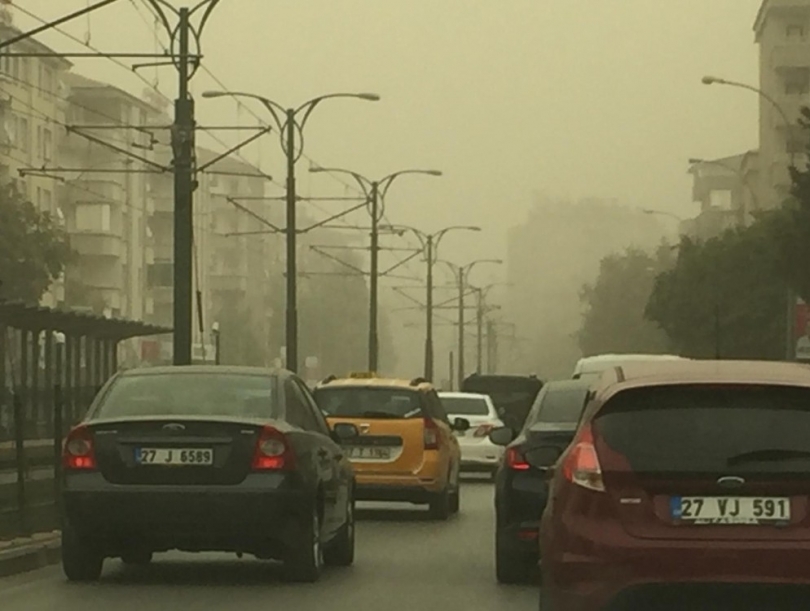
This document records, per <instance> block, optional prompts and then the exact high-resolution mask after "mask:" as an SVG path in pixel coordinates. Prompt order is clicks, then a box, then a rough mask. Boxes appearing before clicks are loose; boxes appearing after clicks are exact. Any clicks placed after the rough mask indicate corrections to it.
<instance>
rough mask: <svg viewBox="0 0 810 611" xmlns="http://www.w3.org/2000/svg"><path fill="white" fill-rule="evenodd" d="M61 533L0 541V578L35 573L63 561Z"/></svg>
mask: <svg viewBox="0 0 810 611" xmlns="http://www.w3.org/2000/svg"><path fill="white" fill-rule="evenodd" d="M61 551H62V546H61V540H60V533H59V531H53V532H47V533H37V534H35V535H32V536H31V537H25V538H20V539H12V540H10V541H0V577H8V576H9V575H16V574H18V573H25V572H28V571H35V570H36V569H41V568H43V567H45V566H48V565H51V564H57V563H58V562H59V561H60V560H61Z"/></svg>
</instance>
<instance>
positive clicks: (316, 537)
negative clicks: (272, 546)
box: [284, 503, 323, 583]
mask: <svg viewBox="0 0 810 611" xmlns="http://www.w3.org/2000/svg"><path fill="white" fill-rule="evenodd" d="M312 507H313V508H312V516H311V517H310V519H309V520H308V523H307V524H305V525H304V526H303V528H302V531H303V532H302V534H301V536H300V537H299V539H298V541H297V542H296V544H295V545H294V547H293V549H291V550H289V552H288V554H287V557H286V559H285V561H284V576H285V578H286V579H287V581H295V582H301V583H314V582H316V581H318V579H319V578H320V576H321V570H322V569H323V547H322V546H321V516H320V515H319V512H318V505H317V503H313V505H312Z"/></svg>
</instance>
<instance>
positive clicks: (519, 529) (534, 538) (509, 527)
mask: <svg viewBox="0 0 810 611" xmlns="http://www.w3.org/2000/svg"><path fill="white" fill-rule="evenodd" d="M498 530H499V531H500V540H501V541H502V544H503V545H506V546H508V548H509V549H510V550H512V551H513V552H514V553H515V554H519V555H521V556H525V557H527V558H538V557H539V556H540V543H539V532H540V523H539V522H532V521H526V522H518V523H514V524H505V525H503V526H498Z"/></svg>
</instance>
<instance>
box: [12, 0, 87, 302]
mask: <svg viewBox="0 0 810 611" xmlns="http://www.w3.org/2000/svg"><path fill="white" fill-rule="evenodd" d="M19 33H20V30H19V29H17V28H16V27H14V24H13V20H12V16H11V12H10V10H9V8H8V6H5V5H2V4H0V40H7V39H8V38H11V37H13V36H16V35H18V34H19ZM8 51H9V52H11V53H32V54H34V53H39V54H44V53H53V52H54V51H53V50H52V49H50V48H49V47H47V46H45V45H43V44H42V43H40V42H39V41H37V40H35V39H30V38H29V39H27V40H23V41H21V42H19V43H17V44H15V45H13V46H12V47H10V48H9V49H8ZM71 66H72V64H71V63H70V62H69V61H67V60H65V59H63V58H59V57H8V56H4V57H1V58H0V182H3V183H8V182H14V183H15V184H16V185H17V187H18V188H19V190H20V191H21V192H22V193H23V195H25V196H26V197H27V198H28V199H29V200H30V201H31V202H32V203H34V204H35V205H36V206H37V207H39V209H40V210H44V211H48V212H50V213H51V214H53V215H54V216H55V217H56V218H58V219H63V218H64V217H63V215H62V210H61V209H60V208H59V206H58V200H59V191H60V188H61V187H60V182H59V179H58V178H56V177H54V176H53V175H48V174H46V173H43V172H39V173H38V172H36V171H33V169H34V168H43V167H45V168H47V167H50V166H52V165H53V160H54V156H55V155H56V152H57V150H58V148H59V146H60V141H61V139H62V137H63V135H64V133H65V129H64V123H65V115H66V110H67V103H66V101H65V92H64V87H63V84H62V83H63V81H62V77H63V75H64V74H65V73H66V72H67V71H68V70H70V68H71ZM25 169H28V170H29V171H30V172H28V173H25V174H24V175H21V174H20V170H25ZM63 299H64V285H63V283H62V281H59V282H57V283H56V284H55V285H54V287H52V289H51V290H50V291H48V293H46V295H44V297H43V305H45V306H50V307H53V306H56V305H58V304H59V303H60V302H62V301H63Z"/></svg>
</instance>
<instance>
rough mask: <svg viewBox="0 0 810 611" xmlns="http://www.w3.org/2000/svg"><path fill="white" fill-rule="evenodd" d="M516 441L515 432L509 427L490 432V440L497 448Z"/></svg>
mask: <svg viewBox="0 0 810 611" xmlns="http://www.w3.org/2000/svg"><path fill="white" fill-rule="evenodd" d="M514 439H515V431H513V430H512V429H511V428H509V427H508V426H500V427H498V428H497V429H492V430H491V431H490V432H489V440H490V441H491V442H492V443H494V444H495V445H496V446H508V445H509V444H510V443H512V441H514Z"/></svg>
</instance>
